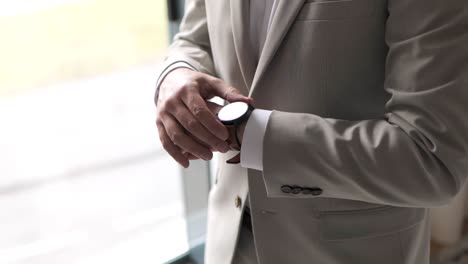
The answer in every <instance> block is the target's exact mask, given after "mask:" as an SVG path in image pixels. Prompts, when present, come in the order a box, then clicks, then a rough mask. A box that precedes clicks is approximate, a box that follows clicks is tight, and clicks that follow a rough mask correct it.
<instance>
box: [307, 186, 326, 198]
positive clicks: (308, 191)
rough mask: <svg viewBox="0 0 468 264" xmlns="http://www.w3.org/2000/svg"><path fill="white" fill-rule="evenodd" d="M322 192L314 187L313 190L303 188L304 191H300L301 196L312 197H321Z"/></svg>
mask: <svg viewBox="0 0 468 264" xmlns="http://www.w3.org/2000/svg"><path fill="white" fill-rule="evenodd" d="M322 192H323V190H322V189H320V188H317V187H315V188H304V190H302V193H303V194H312V195H314V196H318V195H321V194H322Z"/></svg>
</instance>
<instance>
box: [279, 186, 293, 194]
mask: <svg viewBox="0 0 468 264" xmlns="http://www.w3.org/2000/svg"><path fill="white" fill-rule="evenodd" d="M281 191H282V192H284V193H291V191H292V188H291V186H289V185H283V186H281Z"/></svg>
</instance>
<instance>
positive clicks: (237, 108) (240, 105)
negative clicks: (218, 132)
mask: <svg viewBox="0 0 468 264" xmlns="http://www.w3.org/2000/svg"><path fill="white" fill-rule="evenodd" d="M248 110H249V105H248V104H247V103H244V102H234V103H231V104H228V105H226V106H224V107H223V108H221V111H219V113H218V118H219V120H221V121H233V120H236V119H238V118H240V117H241V116H243V115H244V114H245V113H246V112H247V111H248Z"/></svg>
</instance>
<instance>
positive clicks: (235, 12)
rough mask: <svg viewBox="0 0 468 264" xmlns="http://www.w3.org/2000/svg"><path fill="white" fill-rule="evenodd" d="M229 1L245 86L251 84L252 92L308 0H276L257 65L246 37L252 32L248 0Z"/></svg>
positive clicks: (236, 47)
mask: <svg viewBox="0 0 468 264" xmlns="http://www.w3.org/2000/svg"><path fill="white" fill-rule="evenodd" d="M230 1H231V3H230V5H231V23H232V31H233V34H234V47H235V50H236V55H237V58H238V61H239V64H240V69H241V72H242V75H243V78H244V81H245V84H246V87H247V88H250V92H249V94H252V92H253V91H254V89H255V87H256V86H257V85H258V82H259V81H260V79H261V78H262V77H263V76H264V75H265V72H266V69H267V68H268V65H269V64H270V63H271V60H272V59H273V57H274V55H275V54H276V51H277V50H278V48H279V46H280V45H281V43H282V41H283V39H284V36H285V35H286V33H287V32H288V30H289V28H290V27H291V25H292V23H293V21H294V19H295V18H296V16H297V14H298V12H299V10H300V8H301V7H302V5H303V3H304V1H305V0H276V1H277V8H276V10H275V13H274V14H273V15H272V16H273V17H272V19H271V24H270V28H269V30H268V33H267V36H266V41H265V45H264V47H263V50H262V54H261V55H260V58H259V62H258V66H257V67H255V63H254V61H253V59H252V58H253V56H252V52H253V51H252V49H251V47H250V45H249V41H248V37H247V38H246V36H248V35H249V34H248V32H249V31H248V30H249V20H250V18H249V8H250V6H249V1H246V0H230ZM251 1H255V0H251Z"/></svg>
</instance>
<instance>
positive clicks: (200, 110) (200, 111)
mask: <svg viewBox="0 0 468 264" xmlns="http://www.w3.org/2000/svg"><path fill="white" fill-rule="evenodd" d="M192 112H193V115H194V116H195V117H196V118H200V117H202V116H203V114H204V112H205V108H203V107H202V106H200V105H196V106H194V107H193V110H192Z"/></svg>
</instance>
